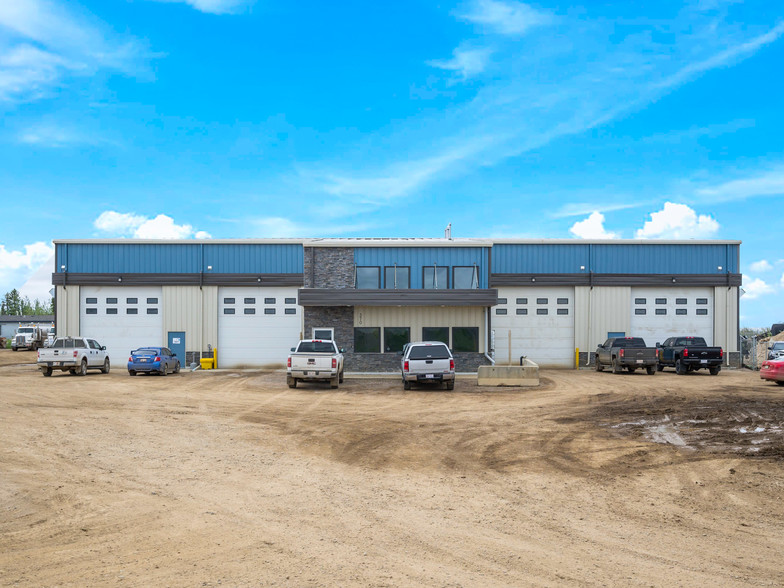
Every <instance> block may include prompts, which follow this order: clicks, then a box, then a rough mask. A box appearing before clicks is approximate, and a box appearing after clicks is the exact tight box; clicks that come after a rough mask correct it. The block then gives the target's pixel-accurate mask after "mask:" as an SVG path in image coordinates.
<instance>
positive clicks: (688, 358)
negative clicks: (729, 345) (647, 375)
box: [656, 337, 724, 376]
mask: <svg viewBox="0 0 784 588" xmlns="http://www.w3.org/2000/svg"><path fill="white" fill-rule="evenodd" d="M656 352H657V359H658V363H657V365H656V369H658V370H659V371H662V370H663V369H664V368H665V367H674V368H675V373H676V374H678V375H679V376H682V375H683V374H686V373H688V372H691V371H695V370H700V369H703V368H705V369H707V370H709V371H710V374H711V375H712V376H716V375H718V373H719V372H720V371H721V364H722V362H723V361H724V350H723V349H722V348H721V347H708V344H707V343H706V342H705V339H703V338H702V337H670V338H669V339H667V340H666V341H664V343H657V344H656Z"/></svg>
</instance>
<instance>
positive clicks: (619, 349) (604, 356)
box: [596, 337, 658, 376]
mask: <svg viewBox="0 0 784 588" xmlns="http://www.w3.org/2000/svg"><path fill="white" fill-rule="evenodd" d="M657 361H658V360H657V357H656V348H655V347H646V346H645V341H644V340H643V339H642V338H640V337H616V338H610V339H607V341H605V342H604V343H602V344H601V345H599V346H598V347H597V348H596V371H597V372H601V371H602V370H604V368H605V366H607V367H611V368H612V372H613V373H614V374H620V373H621V372H622V371H623V369H624V368H626V369H627V370H628V371H629V373H634V371H636V370H637V369H642V368H645V370H646V371H647V372H648V375H649V376H653V375H655V374H656V363H657Z"/></svg>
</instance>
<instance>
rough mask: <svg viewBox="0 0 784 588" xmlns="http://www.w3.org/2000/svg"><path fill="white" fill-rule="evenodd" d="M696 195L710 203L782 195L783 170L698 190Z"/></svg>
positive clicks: (783, 189) (783, 188)
mask: <svg viewBox="0 0 784 588" xmlns="http://www.w3.org/2000/svg"><path fill="white" fill-rule="evenodd" d="M697 194H698V195H700V196H704V197H705V198H706V200H709V201H711V202H728V201H732V200H744V199H746V198H751V197H753V196H780V195H784V169H777V170H772V171H768V172H764V173H762V174H760V175H756V176H753V177H748V178H743V179H739V180H732V181H729V182H725V183H723V184H719V185H718V186H712V187H708V188H700V189H698V190H697Z"/></svg>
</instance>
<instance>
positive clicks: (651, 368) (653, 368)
mask: <svg viewBox="0 0 784 588" xmlns="http://www.w3.org/2000/svg"><path fill="white" fill-rule="evenodd" d="M645 371H647V372H648V375H649V376H655V375H656V366H652V365H649V366H648V367H646V368H645Z"/></svg>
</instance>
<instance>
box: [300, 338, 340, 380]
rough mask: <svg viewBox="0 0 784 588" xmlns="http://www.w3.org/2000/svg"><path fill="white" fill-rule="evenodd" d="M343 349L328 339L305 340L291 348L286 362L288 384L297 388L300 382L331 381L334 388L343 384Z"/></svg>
mask: <svg viewBox="0 0 784 588" xmlns="http://www.w3.org/2000/svg"><path fill="white" fill-rule="evenodd" d="M343 351H344V350H343V349H338V346H337V344H336V343H335V342H334V341H328V340H326V339H303V340H302V341H300V342H299V343H298V344H297V346H296V347H292V348H291V355H289V358H288V361H287V362H286V383H287V384H288V385H289V388H296V387H297V382H298V381H299V380H314V381H329V383H330V386H331V387H332V388H337V387H338V384H341V383H343Z"/></svg>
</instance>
